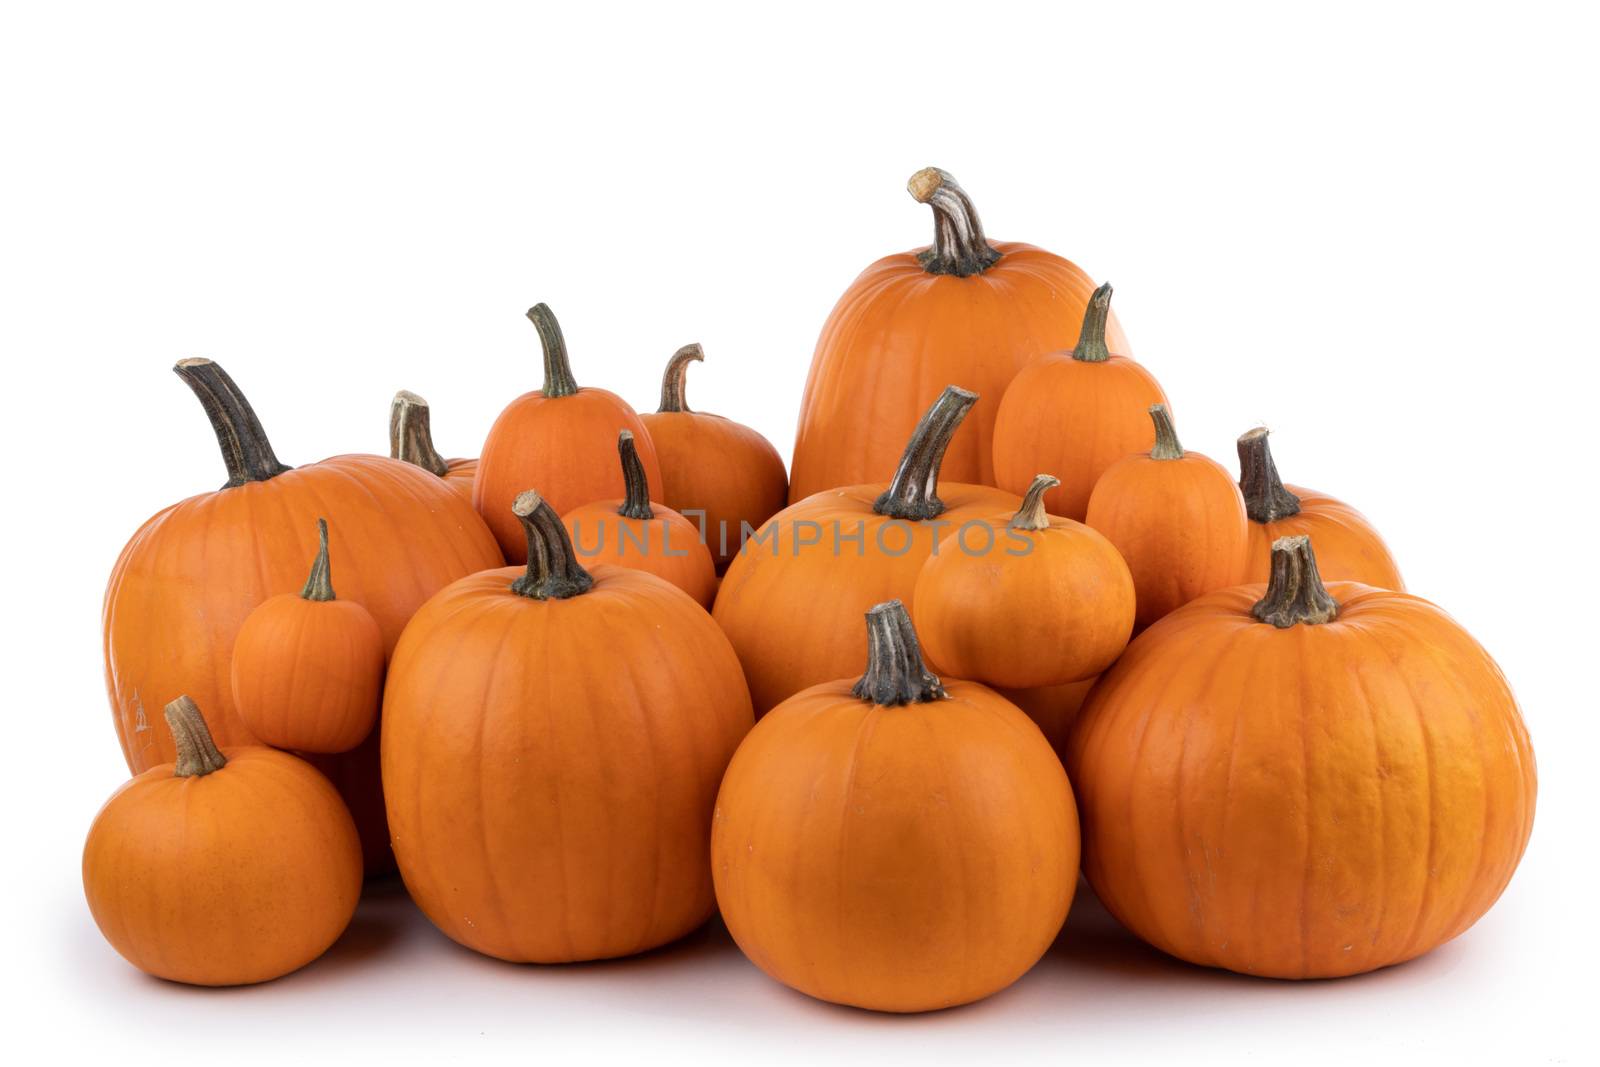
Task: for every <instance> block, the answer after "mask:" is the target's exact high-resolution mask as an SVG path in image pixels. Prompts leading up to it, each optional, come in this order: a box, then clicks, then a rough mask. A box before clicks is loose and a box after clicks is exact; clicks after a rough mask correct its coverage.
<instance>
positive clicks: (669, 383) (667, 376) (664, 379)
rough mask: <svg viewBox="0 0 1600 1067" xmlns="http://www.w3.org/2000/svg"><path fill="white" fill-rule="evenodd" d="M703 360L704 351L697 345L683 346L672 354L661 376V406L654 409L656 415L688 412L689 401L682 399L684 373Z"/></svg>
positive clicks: (704, 356) (685, 375)
mask: <svg viewBox="0 0 1600 1067" xmlns="http://www.w3.org/2000/svg"><path fill="white" fill-rule="evenodd" d="M705 358H706V353H705V349H703V348H701V347H700V346H699V345H684V346H683V347H682V348H680V349H678V350H677V351H676V352H674V353H672V358H671V359H669V360H667V369H666V371H665V372H663V373H662V375H661V406H660V407H658V408H656V412H657V413H658V414H665V413H668V412H681V411H688V410H689V401H688V400H687V399H686V398H685V397H684V380H685V378H686V377H687V374H686V373H685V372H686V371H688V369H689V364H691V363H699V362H700V361H701V360H703V359H705Z"/></svg>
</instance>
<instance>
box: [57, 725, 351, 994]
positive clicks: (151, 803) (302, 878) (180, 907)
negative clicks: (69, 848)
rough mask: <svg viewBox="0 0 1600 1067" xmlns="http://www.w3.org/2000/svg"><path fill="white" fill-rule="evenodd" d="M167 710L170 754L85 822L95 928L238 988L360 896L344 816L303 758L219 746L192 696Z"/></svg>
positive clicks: (122, 945)
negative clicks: (170, 758)
mask: <svg viewBox="0 0 1600 1067" xmlns="http://www.w3.org/2000/svg"><path fill="white" fill-rule="evenodd" d="M166 720H167V725H168V728H169V730H170V731H171V733H172V735H173V738H174V749H175V751H176V753H177V760H176V762H175V763H163V764H159V765H157V766H155V767H152V768H151V769H150V770H148V771H145V772H144V773H143V774H141V775H139V776H138V777H137V778H135V779H133V780H132V781H130V782H128V783H127V784H126V785H124V786H123V787H122V788H121V789H119V790H117V791H116V793H114V794H112V797H111V799H110V800H108V801H106V804H105V806H104V807H103V808H101V809H100V813H99V814H98V815H96V816H95V819H94V825H92V826H91V827H90V828H89V838H88V841H87V842H85V844H84V846H83V891H84V895H85V896H86V897H87V898H88V900H89V912H90V914H92V915H93V916H94V921H95V923H96V925H98V926H99V927H100V932H101V933H102V934H104V935H105V938H106V940H107V941H109V942H111V947H112V948H114V949H116V950H117V951H118V952H119V953H121V954H122V957H123V958H124V959H126V960H127V961H128V962H129V963H131V964H133V965H134V966H135V967H137V968H139V969H140V970H141V971H144V972H146V973H147V974H153V975H155V976H156V977H158V978H167V979H171V980H172V981H175V982H188V983H190V984H193V985H208V986H223V985H245V984H248V983H251V982H265V981H268V980H269V979H272V978H277V977H279V976H280V975H285V974H288V973H289V972H290V971H293V970H297V969H299V968H301V967H304V966H305V965H306V964H308V963H310V962H311V961H312V960H314V959H316V958H317V957H318V956H320V955H322V953H323V952H325V951H326V950H327V948H328V946H329V945H331V944H333V942H334V941H335V940H336V939H337V938H338V937H339V935H340V934H341V933H342V932H343V931H344V928H345V926H346V925H347V924H348V923H349V922H350V917H351V916H352V915H353V914H355V910H356V902H357V900H359V899H360V896H361V843H360V840H359V839H358V838H357V836H356V828H355V824H354V823H353V822H351V821H350V813H349V812H347V811H346V810H345V807H344V804H343V802H341V801H340V800H339V794H338V793H336V792H334V790H333V787H332V786H331V785H329V784H328V781H327V779H325V778H323V777H322V775H320V774H318V773H317V772H316V771H315V770H314V769H312V767H311V766H310V765H309V764H307V763H306V762H305V761H304V760H300V759H296V758H295V757H294V756H291V755H289V754H288V753H287V752H278V751H276V750H274V749H270V748H263V747H260V746H249V747H245V748H229V749H228V750H227V751H226V752H223V751H220V750H218V748H217V746H216V744H215V742H213V740H212V738H211V735H210V733H209V732H208V731H207V730H206V723H205V719H203V718H202V717H201V715H200V709H199V708H198V707H196V706H195V703H194V701H192V700H190V699H189V698H188V697H179V698H178V699H177V700H174V701H173V702H172V703H170V704H168V705H167V708H166Z"/></svg>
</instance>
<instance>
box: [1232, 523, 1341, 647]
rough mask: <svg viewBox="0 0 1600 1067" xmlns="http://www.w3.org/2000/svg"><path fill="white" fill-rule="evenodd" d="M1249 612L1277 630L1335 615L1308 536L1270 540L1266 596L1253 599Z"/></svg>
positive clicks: (1336, 610)
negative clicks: (1254, 601) (1269, 571)
mask: <svg viewBox="0 0 1600 1067" xmlns="http://www.w3.org/2000/svg"><path fill="white" fill-rule="evenodd" d="M1250 614H1252V615H1254V616H1255V617H1256V618H1257V619H1259V620H1260V621H1262V622H1270V623H1271V624H1272V625H1274V626H1276V627H1277V628H1278V629H1280V630H1286V629H1288V628H1289V627H1291V626H1293V625H1294V624H1295V623H1297V622H1303V623H1306V624H1308V625H1316V624H1318V623H1324V622H1332V621H1333V620H1334V619H1337V618H1338V617H1339V604H1338V602H1337V601H1336V600H1334V599H1333V597H1332V596H1330V595H1329V593H1328V589H1327V587H1326V586H1324V585H1323V584H1322V575H1320V574H1318V573H1317V557H1316V554H1315V553H1313V552H1312V551H1311V538H1309V537H1307V536H1306V535H1305V534H1298V535H1296V536H1294V537H1280V538H1278V539H1277V540H1276V541H1274V542H1272V576H1271V577H1270V578H1268V579H1267V595H1266V596H1264V597H1262V598H1261V599H1260V600H1258V601H1256V603H1255V606H1254V607H1252V608H1251V609H1250Z"/></svg>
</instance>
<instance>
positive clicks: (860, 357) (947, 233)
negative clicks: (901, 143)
mask: <svg viewBox="0 0 1600 1067" xmlns="http://www.w3.org/2000/svg"><path fill="white" fill-rule="evenodd" d="M907 188H908V189H909V190H910V192H911V195H912V197H913V198H915V199H916V200H917V202H918V203H922V204H927V205H928V206H929V207H930V208H932V209H933V217H934V240H933V244H932V245H931V246H929V247H927V248H924V249H921V250H918V251H912V252H902V253H899V254H898V255H892V256H885V257H884V258H883V259H880V260H878V261H877V262H876V263H874V264H872V265H871V266H870V267H868V268H867V269H866V270H865V271H863V272H862V273H861V276H860V277H858V278H857V279H856V280H855V281H854V282H853V283H852V284H851V286H850V288H849V289H847V290H845V293H844V295H843V296H841V297H840V298H839V302H838V303H837V304H836V305H834V308H833V313H832V314H830V315H829V316H828V321H827V323H826V324H825V325H824V326H823V327H822V336H821V337H819V338H818V339H817V348H816V352H815V354H813V356H812V357H811V372H810V375H809V376H808V377H807V379H806V387H805V394H804V396H803V398H802V399H801V402H800V424H799V430H798V432H797V434H796V436H795V445H794V463H793V467H792V469H791V471H790V485H789V500H790V502H795V501H800V500H804V499H805V498H806V497H809V496H811V495H812V494H814V493H818V492H821V491H822V490H824V489H833V488H836V487H838V486H847V485H858V484H861V483H863V482H871V481H875V480H877V479H879V478H881V477H883V472H884V471H886V470H889V469H891V468H892V466H893V464H894V461H895V458H896V456H897V455H898V454H899V451H900V447H901V446H902V445H903V444H904V443H905V440H906V438H907V437H909V436H910V435H911V432H912V431H913V429H915V427H916V424H917V415H918V409H917V405H918V403H919V402H920V401H921V398H923V397H927V396H931V395H932V394H933V392H934V391H935V390H937V389H939V388H941V387H942V386H943V385H944V384H945V383H946V382H960V383H961V384H962V385H964V386H966V387H967V388H969V389H972V390H974V391H975V392H977V393H978V394H979V395H980V396H982V397H985V398H987V399H985V400H984V401H982V402H981V403H980V404H979V405H978V407H977V408H976V409H975V410H974V411H973V414H972V422H973V432H970V433H968V434H966V435H964V437H963V439H962V440H960V441H958V442H955V443H954V444H952V446H951V448H950V453H949V455H947V456H946V457H945V475H946V477H948V478H949V479H950V480H951V481H953V482H967V483H973V484H978V485H994V484H995V473H996V468H995V463H994V459H993V456H992V455H991V451H990V446H991V441H992V438H993V436H994V426H995V412H996V409H997V407H998V403H999V399H1000V396H1001V394H1002V393H1004V392H1005V389H1006V386H1007V385H1009V384H1010V382H1011V379H1012V378H1013V377H1015V376H1016V374H1017V372H1018V371H1020V370H1021V369H1022V368H1023V367H1025V366H1026V365H1027V364H1028V363H1029V362H1031V361H1032V360H1034V359H1036V358H1037V357H1038V356H1040V355H1042V354H1043V353H1045V352H1051V351H1054V350H1056V349H1062V348H1071V347H1072V346H1073V345H1074V344H1076V343H1077V341H1078V327H1079V323H1080V321H1081V320H1082V318H1083V314H1084V308H1085V306H1086V305H1087V304H1088V302H1089V296H1090V294H1091V293H1092V292H1093V291H1094V282H1093V280H1092V279H1090V277H1089V276H1088V275H1087V274H1085V273H1084V272H1083V271H1082V270H1081V269H1079V268H1078V267H1077V266H1075V265H1074V264H1072V263H1070V262H1068V261H1067V260H1065V259H1062V258H1061V257H1060V256H1056V255H1052V254H1051V253H1049V252H1046V251H1044V250H1043V249H1040V248H1035V247H1033V246H1032V245H1027V244H1021V243H1018V242H1014V241H996V242H994V243H990V242H989V241H988V240H987V239H986V238H985V237H984V234H983V226H982V224H981V223H980V222H979V220H978V213H977V210H976V209H975V208H974V207H973V205H972V201H971V199H969V198H968V196H967V194H966V193H965V192H964V191H963V190H962V188H961V187H960V186H959V185H957V184H956V181H955V179H954V178H952V177H951V176H950V175H949V174H946V173H945V172H944V171H942V170H938V169H937V168H934V167H928V168H925V169H923V170H920V171H918V172H917V173H916V174H914V175H912V176H911V181H910V182H909V183H908V186H907ZM1108 329H1109V331H1110V335H1111V339H1112V343H1113V344H1115V345H1116V346H1117V351H1119V352H1125V351H1127V342H1126V341H1125V340H1124V339H1123V337H1122V331H1121V329H1120V328H1119V327H1118V326H1117V325H1116V323H1115V322H1112V323H1111V324H1110V325H1109V327H1108ZM1052 469H1053V468H1052V467H1050V466H1049V465H1048V464H1045V465H1041V466H1033V467H1030V468H1029V470H1028V475H1029V476H1030V477H1031V476H1032V475H1033V473H1034V471H1037V470H1052ZM1026 485H1027V481H1026V479H1024V480H1023V482H1022V486H1023V487H1026ZM1017 491H1018V492H1020V491H1021V490H1020V488H1019V489H1018V490H1017Z"/></svg>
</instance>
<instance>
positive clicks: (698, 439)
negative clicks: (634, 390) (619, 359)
mask: <svg viewBox="0 0 1600 1067" xmlns="http://www.w3.org/2000/svg"><path fill="white" fill-rule="evenodd" d="M704 358H705V353H704V352H703V351H702V350H701V348H700V346H699V345H684V346H683V347H682V348H680V349H678V351H677V352H675V353H674V354H673V356H672V358H671V359H670V360H668V361H667V369H666V372H665V373H664V374H663V375H662V378H661V406H660V407H659V408H657V409H656V411H655V412H654V413H649V414H641V415H640V416H639V418H640V420H641V421H642V422H643V423H644V424H645V428H646V429H648V430H649V431H650V440H651V441H652V442H653V443H654V445H655V448H656V457H657V458H658V459H659V460H660V461H661V490H660V492H661V501H662V503H664V504H666V505H667V507H669V508H672V509H673V510H674V511H677V512H679V513H680V514H682V515H683V516H684V517H686V518H691V519H695V520H697V521H698V522H699V523H700V525H701V528H702V529H704V531H705V536H704V538H703V540H704V541H705V543H706V546H707V547H708V548H709V549H710V550H711V556H712V559H713V560H714V561H715V562H716V565H717V571H718V573H721V572H723V571H725V570H727V569H728V564H730V563H732V562H733V557H734V556H736V555H737V554H738V552H739V537H740V533H741V531H742V530H743V529H744V528H745V527H749V528H750V529H756V528H758V527H760V525H761V524H762V523H764V522H766V521H767V520H768V519H770V518H772V516H774V515H776V514H777V513H778V512H779V511H781V510H782V509H783V505H784V502H785V500H786V498H787V495H788V492H789V476H788V474H786V473H785V472H784V469H783V457H782V456H780V455H778V450H777V449H776V448H773V447H772V442H770V441H768V440H767V439H766V438H765V437H763V436H761V435H760V434H759V433H757V432H756V431H754V430H752V429H751V428H750V427H748V426H744V425H742V424H740V423H737V422H734V421H733V420H732V419H725V418H723V417H722V416H721V415H709V414H707V413H705V412H703V411H691V410H690V409H689V403H688V401H687V400H686V399H685V396H684V392H685V389H684V376H685V372H686V371H687V369H688V366H689V364H690V363H691V362H698V361H699V360H702V359H704Z"/></svg>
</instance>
